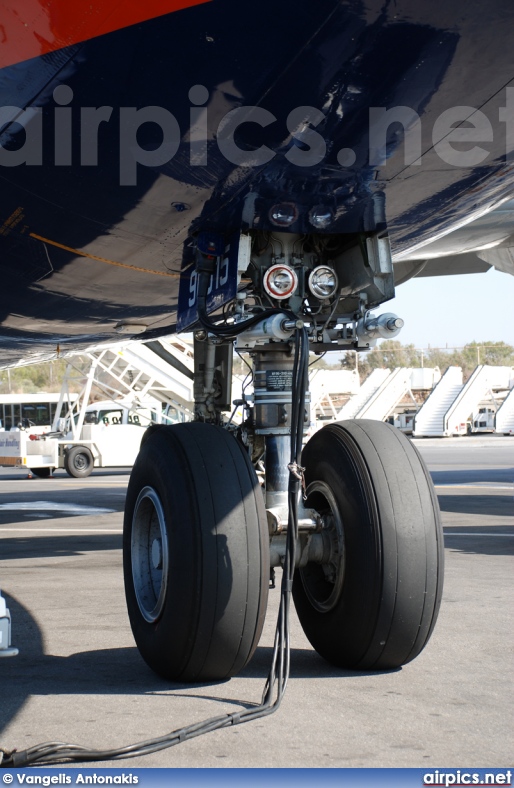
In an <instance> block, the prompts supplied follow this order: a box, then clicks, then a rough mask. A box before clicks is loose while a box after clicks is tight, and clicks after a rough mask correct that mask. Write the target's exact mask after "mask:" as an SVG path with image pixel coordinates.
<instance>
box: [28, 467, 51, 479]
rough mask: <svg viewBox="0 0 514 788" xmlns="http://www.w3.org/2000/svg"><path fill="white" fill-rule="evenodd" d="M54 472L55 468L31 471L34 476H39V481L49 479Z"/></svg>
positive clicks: (33, 469) (32, 469)
mask: <svg viewBox="0 0 514 788" xmlns="http://www.w3.org/2000/svg"><path fill="white" fill-rule="evenodd" d="M53 472H54V468H31V469H30V473H31V474H32V475H33V476H37V477H38V479H49V478H50V476H51V475H52V473H53Z"/></svg>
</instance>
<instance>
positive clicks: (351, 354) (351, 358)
mask: <svg viewBox="0 0 514 788" xmlns="http://www.w3.org/2000/svg"><path fill="white" fill-rule="evenodd" d="M368 357H369V353H356V352H355V350H347V351H346V353H345V354H344V357H343V358H342V359H341V361H340V364H341V367H342V369H347V370H351V371H353V370H357V371H358V373H359V379H360V382H361V383H362V381H363V380H365V379H366V378H367V377H368V375H369V373H370V372H371V367H370V365H369V361H368Z"/></svg>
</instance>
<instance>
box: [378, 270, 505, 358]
mask: <svg viewBox="0 0 514 788" xmlns="http://www.w3.org/2000/svg"><path fill="white" fill-rule="evenodd" d="M382 312H394V313H395V314H397V315H398V317H401V318H403V319H404V320H405V326H404V327H403V328H402V330H401V331H400V333H399V335H398V336H397V337H396V339H397V340H399V341H400V342H401V343H402V344H403V345H408V344H413V345H415V346H416V347H419V348H422V347H423V348H426V347H428V346H429V345H430V347H446V345H448V347H461V346H463V345H466V344H467V343H468V342H473V341H476V342H487V341H491V342H501V341H503V342H506V343H507V344H509V345H514V276H511V275H510V274H505V273H503V272H502V271H496V270H495V269H490V270H489V271H487V272H486V273H482V274H464V275H461V276H431V277H422V278H419V279H416V278H414V279H410V280H409V281H408V282H406V283H405V284H404V285H401V286H400V287H398V288H397V290H396V298H394V299H393V300H391V301H388V302H387V303H385V304H382V305H381V307H380V308H379V309H377V310H376V314H380V313H382Z"/></svg>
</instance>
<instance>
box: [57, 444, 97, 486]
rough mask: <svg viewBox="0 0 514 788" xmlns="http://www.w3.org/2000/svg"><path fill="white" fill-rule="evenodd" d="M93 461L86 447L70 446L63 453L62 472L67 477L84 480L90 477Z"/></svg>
mask: <svg viewBox="0 0 514 788" xmlns="http://www.w3.org/2000/svg"><path fill="white" fill-rule="evenodd" d="M94 465H95V461H94V459H93V455H92V454H91V451H90V450H89V449H88V448H87V446H72V447H71V448H69V449H67V450H66V451H65V452H64V470H65V471H66V473H67V474H68V476H73V477H74V478H75V479H84V478H85V477H86V476H90V475H91V472H92V470H93V468H94Z"/></svg>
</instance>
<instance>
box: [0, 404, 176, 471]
mask: <svg viewBox="0 0 514 788" xmlns="http://www.w3.org/2000/svg"><path fill="white" fill-rule="evenodd" d="M75 418H77V417H75ZM183 418H184V417H183V415H182V414H181V413H180V412H179V411H178V410H176V409H174V408H173V407H170V406H168V407H167V408H166V410H164V411H163V410H162V406H161V403H160V402H158V401H157V400H155V401H153V400H152V401H147V402H144V403H141V402H139V403H137V404H134V403H132V402H130V401H128V400H116V401H113V400H103V401H101V402H95V403H92V404H91V405H88V406H87V407H86V409H85V412H84V423H83V425H82V428H81V430H80V435H79V436H78V437H75V438H74V437H73V432H72V431H71V430H70V429H69V427H70V425H69V424H68V425H66V424H65V423H63V424H62V425H61V427H62V430H61V432H59V433H57V432H52V433H47V434H44V435H42V434H40V433H36V432H34V431H31V430H30V428H28V429H26V430H10V431H3V430H0V466H8V467H17V468H27V470H28V471H31V472H32V473H33V474H34V475H35V476H39V477H40V478H46V477H49V476H51V475H52V473H53V471H54V469H55V468H64V469H65V470H66V472H67V473H68V474H69V475H70V476H74V477H76V478H83V477H85V476H89V474H90V473H91V471H92V470H93V468H109V467H117V466H131V465H133V464H134V462H135V459H136V457H137V455H138V452H139V448H140V445H141V438H142V437H143V434H144V432H145V429H146V428H147V427H148V426H149V425H150V424H159V423H163V422H164V423H169V424H172V423H174V422H176V421H181V420H183ZM62 421H63V422H64V419H63V420H62Z"/></svg>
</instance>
